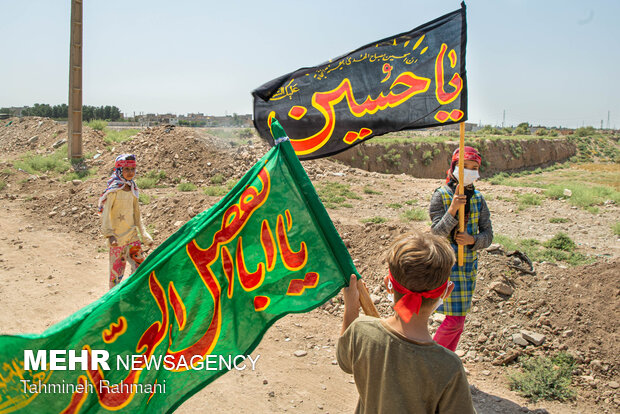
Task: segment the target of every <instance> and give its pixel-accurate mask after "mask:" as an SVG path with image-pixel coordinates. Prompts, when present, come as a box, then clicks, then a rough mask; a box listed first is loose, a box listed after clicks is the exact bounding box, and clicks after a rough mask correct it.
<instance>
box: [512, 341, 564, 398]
mask: <svg viewBox="0 0 620 414" xmlns="http://www.w3.org/2000/svg"><path fill="white" fill-rule="evenodd" d="M521 365H522V366H521V368H522V371H521V372H514V373H512V374H510V375H509V376H508V378H509V381H510V388H511V389H513V390H516V391H517V392H518V393H519V394H521V395H522V396H524V397H527V398H530V399H531V400H532V401H534V402H535V401H538V400H540V399H544V400H560V401H566V400H570V399H572V398H573V397H574V396H575V391H574V390H573V389H572V388H571V386H570V385H571V381H572V373H573V369H574V367H575V361H574V359H573V357H572V356H570V355H569V354H566V353H560V354H558V355H556V356H554V357H552V358H549V357H537V358H528V359H526V360H525V361H523V363H522V364H521Z"/></svg>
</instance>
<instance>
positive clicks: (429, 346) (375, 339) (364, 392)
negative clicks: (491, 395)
mask: <svg viewBox="0 0 620 414" xmlns="http://www.w3.org/2000/svg"><path fill="white" fill-rule="evenodd" d="M336 355H337V358H338V363H339V364H340V367H341V368H342V370H343V371H344V372H346V373H349V374H353V378H354V379H355V385H356V386H357V390H358V392H359V395H360V398H359V401H358V404H357V409H356V411H355V412H356V413H373V414H379V413H384V414H397V413H415V414H420V413H429V414H434V413H458V414H467V413H475V412H476V411H475V410H474V407H473V403H472V400H471V394H470V391H469V384H468V383H467V377H466V375H465V370H464V369H463V364H462V363H461V360H460V359H459V357H457V356H456V354H455V353H454V352H452V351H449V350H447V349H446V348H444V347H442V346H441V345H438V344H437V343H435V342H430V343H419V342H415V341H412V340H409V339H407V338H405V337H404V336H402V335H400V334H399V333H398V332H396V331H394V330H393V329H391V328H390V327H389V326H387V325H386V324H385V323H384V322H382V320H381V319H377V318H371V317H368V316H360V317H359V318H357V319H356V320H355V321H354V322H353V323H352V324H351V325H350V326H349V328H348V329H347V330H346V331H345V332H344V334H343V335H342V336H341V337H340V339H339V340H338V350H337V354H336Z"/></svg>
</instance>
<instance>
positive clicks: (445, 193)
mask: <svg viewBox="0 0 620 414" xmlns="http://www.w3.org/2000/svg"><path fill="white" fill-rule="evenodd" d="M464 149H465V151H464V152H465V154H464V159H465V162H464V169H463V185H464V190H465V191H464V193H465V194H462V195H454V194H455V193H456V188H457V185H458V176H459V170H458V160H459V149H458V148H457V149H456V151H454V153H453V154H452V164H451V165H450V169H449V170H448V171H447V178H446V185H444V186H442V187H440V188H438V189H437V190H435V192H434V193H433V197H432V199H431V204H430V208H429V210H430V211H429V212H430V217H431V220H432V222H433V223H432V225H431V232H432V233H434V234H436V235H439V236H444V237H447V238H448V239H449V240H450V243H451V244H452V248H453V249H454V253H455V254H457V252H458V246H459V245H462V246H464V249H463V253H464V257H463V266H459V265H458V263H456V264H455V265H454V267H452V272H451V274H450V280H451V281H452V282H453V283H454V291H453V292H452V294H451V295H450V296H449V297H448V298H447V299H446V300H445V301H444V303H443V305H442V306H440V307H439V308H438V309H437V312H439V313H443V314H445V315H446V318H445V319H444V321H443V322H442V324H441V325H440V326H439V328H438V329H437V332H436V333H435V336H434V337H433V339H434V340H435V341H436V342H437V343H438V344H440V345H443V346H444V347H446V348H448V349H450V350H452V351H454V350H456V347H457V345H458V343H459V339H460V338H461V334H462V333H463V327H464V326H465V316H466V315H467V312H469V309H470V307H471V301H472V295H473V293H474V289H475V288H476V273H477V271H478V256H477V251H478V250H480V249H484V248H487V247H489V245H490V244H491V242H492V241H493V227H492V225H491V215H490V212H489V208H488V207H487V204H486V202H485V201H484V197H483V196H482V194H481V193H480V192H479V191H478V190H476V189H475V188H474V181H476V180H477V179H478V178H479V174H478V170H479V168H480V163H481V161H482V158H481V157H480V154H479V153H478V151H477V150H476V149H475V148H472V147H465V148H464ZM461 206H465V231H464V232H459V231H458V223H459V219H458V211H459V207H461Z"/></svg>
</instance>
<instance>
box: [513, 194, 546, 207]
mask: <svg viewBox="0 0 620 414" xmlns="http://www.w3.org/2000/svg"><path fill="white" fill-rule="evenodd" d="M517 201H518V203H519V209H524V208H526V207H528V206H539V205H540V204H541V198H540V196H538V195H536V194H519V195H518V196H517Z"/></svg>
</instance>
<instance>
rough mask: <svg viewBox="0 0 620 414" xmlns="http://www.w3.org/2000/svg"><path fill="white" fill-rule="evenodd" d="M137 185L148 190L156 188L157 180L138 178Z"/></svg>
mask: <svg viewBox="0 0 620 414" xmlns="http://www.w3.org/2000/svg"><path fill="white" fill-rule="evenodd" d="M136 184H137V185H138V188H142V189H145V190H146V189H148V188H154V187H155V186H156V185H157V179H156V178H149V177H140V178H136Z"/></svg>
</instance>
